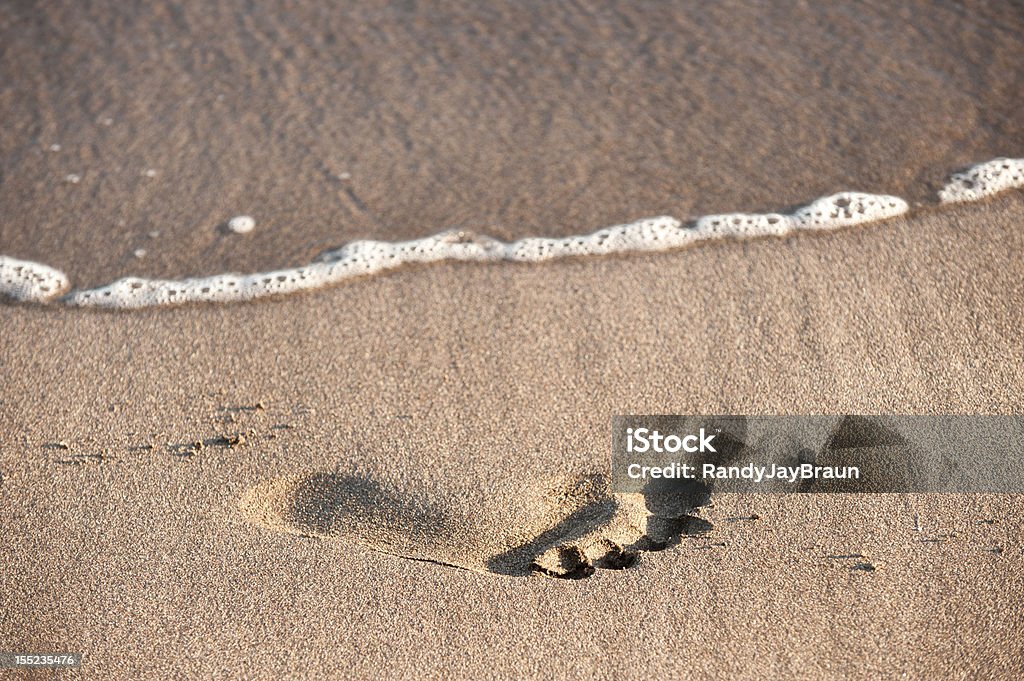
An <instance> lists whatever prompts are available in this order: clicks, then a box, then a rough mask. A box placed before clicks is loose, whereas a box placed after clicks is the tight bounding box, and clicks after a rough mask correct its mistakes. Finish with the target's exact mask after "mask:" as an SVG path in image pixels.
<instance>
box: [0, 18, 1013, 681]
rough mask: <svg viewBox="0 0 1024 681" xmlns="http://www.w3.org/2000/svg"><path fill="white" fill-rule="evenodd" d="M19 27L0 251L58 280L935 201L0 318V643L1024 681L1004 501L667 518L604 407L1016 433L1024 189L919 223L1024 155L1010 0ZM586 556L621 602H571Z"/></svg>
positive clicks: (11, 42) (835, 503)
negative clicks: (857, 200) (873, 419)
mask: <svg viewBox="0 0 1024 681" xmlns="http://www.w3.org/2000/svg"><path fill="white" fill-rule="evenodd" d="M0 36H2V37H0V44H3V45H4V46H5V47H4V48H3V54H4V56H5V59H4V60H2V61H0V73H2V74H3V76H2V78H0V81H2V82H3V84H4V87H3V88H2V90H0V111H3V112H4V114H5V121H10V122H9V123H5V125H4V126H2V127H0V151H2V153H0V216H2V218H0V254H2V255H7V256H11V257H17V258H23V259H27V260H32V261H38V262H41V263H46V264H48V265H51V266H53V267H57V268H59V269H60V270H62V271H63V272H66V273H67V275H68V277H69V278H70V280H71V282H72V285H73V286H74V287H88V286H97V285H101V284H106V283H109V282H110V281H113V280H114V279H116V278H118V277H122V276H126V275H137V276H146V277H169V278H181V277H187V276H197V275H210V274H217V273H221V272H260V271H264V270H269V269H273V268H279V267H286V266H292V265H297V264H302V263H307V262H310V261H311V260H313V258H315V257H316V256H317V254H319V253H321V252H323V251H324V250H327V249H331V248H337V247H338V246H341V245H343V244H344V243H346V242H347V241H349V240H351V239H357V238H374V239H384V240H389V241H394V240H399V239H405V238H411V237H420V236H427V235H430V234H434V233H437V232H438V231H440V230H442V229H448V228H452V227H455V228H466V229H472V230H481V231H483V232H485V233H487V234H489V235H492V236H494V237H497V238H501V239H506V240H512V239H517V238H522V237H526V236H565V235H572V234H581V233H586V232H590V231H593V230H596V229H598V228H601V227H604V226H607V225H611V224H616V223H619V222H626V221H630V220H635V219H639V218H643V217H647V216H653V215H660V214H668V215H673V216H677V217H678V218H680V219H681V220H689V219H693V218H696V217H698V216H701V215H705V214H708V213H716V212H731V211H760V212H767V211H784V210H789V209H791V208H792V207H793V206H797V205H802V204H806V203H807V202H809V201H812V200H814V199H815V198H817V197H819V196H824V195H827V194H831V193H835V192H839V191H844V190H857V191H864V192H876V193H885V194H892V195H895V196H899V197H902V198H904V199H906V201H907V203H908V205H909V210H908V211H907V212H906V214H905V215H901V216H899V217H895V218H892V219H887V220H884V221H879V222H874V223H871V224H864V225H858V226H854V227H849V228H843V229H837V230H834V231H832V230H822V231H817V232H806V233H796V234H791V235H787V236H785V237H784V238H771V237H768V238H756V239H720V240H716V241H714V242H709V243H702V244H698V245H695V246H693V247H691V248H685V249H679V250H672V251H669V252H664V253H633V254H623V255H615V256H608V257H587V258H567V259H562V260H558V261H553V262H548V263H501V262H495V263H452V262H441V263H436V264H431V265H412V266H408V267H403V268H400V269H398V270H396V271H393V272H389V273H387V274H383V275H380V276H371V277H364V278H361V279H355V280H352V281H349V282H346V283H343V284H341V285H338V286H332V287H328V288H323V289H321V290H315V291H310V292H305V293H299V294H294V295H290V296H278V297H271V298H267V299H262V300H258V301H253V302H243V303H232V304H192V305H182V306H171V307H165V308H154V309H141V310H90V309H75V308H72V307H68V306H66V305H63V304H61V303H60V302H59V301H57V302H52V303H48V304H23V303H16V302H7V303H4V304H0V328H2V329H3V332H2V333H0V386H2V391H0V533H2V535H3V536H4V537H5V538H6V541H5V542H3V543H2V545H0V613H2V614H0V651H39V652H47V651H58V650H63V651H75V652H81V653H83V655H84V658H83V661H82V665H81V666H80V667H78V668H77V669H74V670H63V671H60V672H58V673H57V675H58V676H60V675H67V676H81V677H84V678H168V677H171V678H369V677H381V676H383V677H387V678H470V677H472V678H477V677H481V678H580V677H584V676H586V677H591V678H661V677H666V678H680V677H682V678H707V679H717V678H751V679H753V678H815V679H838V678H913V679H927V678H978V677H987V678H1006V679H1011V678H1018V677H1019V676H1020V675H1021V674H1022V673H1024V666H1022V665H1024V663H1022V660H1024V636H1022V634H1021V631H1022V625H1024V608H1022V606H1021V603H1024V542H1022V536H1024V514H1022V511H1024V501H1022V497H1020V496H1013V495H995V494H993V495H976V494H975V495H968V494H962V495H949V494H946V495H939V494H914V495H911V494H880V495H862V494H853V495H826V494H810V495H799V494H778V495H772V494H740V495H736V494H729V495H726V494H719V495H713V496H712V497H711V499H710V501H709V503H707V504H705V505H702V506H699V507H697V508H687V509H685V510H686V514H685V516H683V515H679V516H678V517H677V516H671V517H670V516H667V515H659V513H658V512H655V511H654V510H652V509H651V508H650V507H647V508H645V507H644V504H643V500H640V501H639V502H637V500H635V499H626V498H622V496H621V495H614V494H612V493H611V492H610V491H609V490H608V481H607V476H608V465H609V464H608V460H609V432H610V430H609V429H610V422H611V418H612V416H613V415H616V414H886V413H889V414H1017V413H1020V412H1021V410H1022V409H1024V391H1022V388H1021V386H1022V385H1024V363H1022V361H1021V358H1022V357H1024V339H1022V335H1021V333H1020V329H1021V328H1024V258H1022V257H1021V256H1022V254H1024V230H1022V229H1021V227H1022V225H1024V193H1022V192H1021V190H1019V189H1015V190H1010V191H1006V192H1003V193H1000V194H998V195H995V196H992V197H990V198H987V199H985V200H981V201H975V202H969V203H962V204H940V203H939V201H938V199H937V192H938V191H939V189H940V188H941V187H942V186H943V183H944V182H946V181H947V178H948V177H949V175H950V173H951V172H953V171H955V170H957V169H961V168H964V167H966V166H969V165H971V164H974V163H978V162H982V161H987V160H989V159H992V158H995V157H999V156H1006V157H1020V156H1024V113H1022V110H1021V107H1020V95H1019V93H1020V88H1021V85H1022V82H1024V14H1022V13H1021V12H1019V8H1014V7H1013V6H1012V4H1011V5H1006V6H1005V7H1003V6H997V5H985V6H983V7H982V6H978V7H974V6H964V5H953V4H944V3H943V4H939V5H936V6H925V5H922V6H910V5H908V6H905V7H904V8H902V9H899V10H895V9H887V8H886V7H885V6H884V5H875V4H864V5H861V4H851V5H848V6H845V5H844V6H842V7H835V8H831V7H830V8H828V9H824V8H815V7H812V6H806V5H802V4H800V5H794V6H789V5H787V6H785V7H783V6H781V5H779V6H775V7H768V8H760V9H751V8H749V7H745V6H740V5H736V6H732V5H729V6H726V5H721V6H716V7H714V8H708V7H704V6H703V5H701V6H697V5H694V6H682V7H672V6H669V5H664V6H663V5H650V6H648V5H645V6H644V9H635V8H626V7H612V6H607V7H606V6H592V5H583V6H580V5H576V4H572V5H567V6H565V7H558V8H555V7H552V8H550V9H548V8H542V7H537V6H533V5H532V4H531V3H525V4H515V5H511V6H502V7H493V8H492V7H488V8H486V9H485V8H481V7H476V6H474V5H468V4H467V5H465V6H460V7H459V8H457V9H445V10H441V9H438V8H427V7H419V6H416V5H415V4H413V5H411V6H406V5H401V6H397V5H396V6H387V7H383V6H381V7H377V6H372V7H371V6H366V7H363V8H355V7H349V8H338V9H329V8H327V7H324V6H318V5H315V4H312V3H308V2H296V3H285V4H282V5H281V6H276V5H275V6H271V5H269V4H266V5H264V4H260V5H258V6H255V7H250V8H248V9H247V10H245V11H243V10H236V11H228V10H222V9H216V8H212V7H208V6H205V5H201V4H198V3H165V4H160V5H158V6H155V7H154V8H153V9H152V10H151V11H145V12H144V11H142V10H141V9H138V8H134V9H130V8H127V7H123V6H120V5H115V4H113V3H100V4H98V5H90V6H89V7H79V6H77V5H73V4H71V3H67V4H64V5H54V6H51V7H48V8H45V9H44V8H39V7H30V6H28V5H11V6H8V7H6V8H4V9H2V10H0ZM108 121H109V122H108ZM53 145H59V149H56V150H51V148H52V146H53ZM148 170H152V171H153V172H152V173H147V171H148ZM69 174H75V175H76V176H77V177H78V179H77V181H69V180H68V175H69ZM239 214H246V215H252V216H254V218H255V228H254V229H253V231H252V232H251V233H248V234H236V233H233V232H231V231H230V230H228V229H226V228H225V225H226V222H227V220H228V219H229V218H231V217H232V216H234V215H239ZM140 250H142V251H144V253H143V254H142V255H139V254H138V251H140ZM568 545H572V546H574V547H575V546H580V547H584V548H585V549H586V551H584V553H586V552H587V551H589V552H597V553H594V554H593V555H595V556H596V555H599V556H600V557H599V559H595V560H594V566H593V567H595V568H597V569H596V570H593V571H592V572H593V574H589V573H588V576H587V577H586V578H584V579H558V578H553V577H552V576H551V575H552V574H555V575H557V574H559V572H560V571H561V572H563V573H568V572H570V571H571V568H572V565H569V564H568V563H567V561H569V560H570V559H571V558H572V556H567V555H566V554H564V552H563V553H561V554H559V553H558V551H559V547H564V546H568ZM601 547H605V548H604V549H601ZM622 547H627V548H629V549H630V550H629V560H628V561H627V560H625V558H624V557H623V556H622V555H621V553H619V552H618V551H620V550H621V549H622ZM582 550H583V549H581V551H582ZM553 551H554V553H552V552H553ZM587 555H588V556H590V555H591V554H590V553H587ZM545 571H547V572H549V573H550V574H548V575H546V574H544V572H545ZM561 576H566V575H565V574H563V575H561ZM5 672H6V673H11V674H15V673H24V674H25V677H26V678H35V677H36V676H40V675H42V674H43V672H28V671H24V670H20V671H18V672H11V671H10V670H5Z"/></svg>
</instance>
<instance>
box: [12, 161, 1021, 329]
mask: <svg viewBox="0 0 1024 681" xmlns="http://www.w3.org/2000/svg"><path fill="white" fill-rule="evenodd" d="M1022 186H1024V159H1005V158H999V159H995V160H993V161H989V162H987V163H981V164H978V165H976V166H974V167H972V168H970V169H968V170H966V171H964V172H962V173H957V174H955V175H953V176H952V178H950V181H949V183H948V184H947V185H946V186H945V187H944V188H943V189H942V191H941V192H939V198H940V200H941V201H942V202H943V203H953V202H960V201H977V200H979V199H982V198H985V197H987V196H990V195H992V194H995V193H997V192H1000V191H1003V190H1006V189H1011V188H1015V187H1022ZM907 210H908V206H907V203H906V202H905V201H904V200H903V199H900V198H897V197H895V196H886V195H880V194H861V193H857V192H842V193H840V194H835V195H833V196H827V197H824V198H821V199H818V200H817V201H814V202H813V203H811V204H808V205H807V206H804V207H803V208H800V209H798V210H796V211H794V212H792V213H789V214H781V213H764V214H757V213H730V214H726V215H708V216H705V217H702V218H700V219H698V220H697V221H696V222H695V223H693V224H692V226H690V225H684V224H683V223H681V222H680V221H679V220H677V219H675V218H672V217H667V216H662V217H656V218H648V219H646V220H640V221H638V222H632V223H629V224H625V225H616V226H614V227H606V228H604V229H601V230H598V231H597V232H594V233H593V234H587V235H581V236H571V237H565V238H558V239H554V238H543V237H536V238H528V239H521V240H519V241H515V242H512V243H505V242H502V241H498V240H496V239H492V238H490V237H488V236H484V235H479V234H475V233H472V232H466V231H447V232H442V233H441V234H437V235H435V236H430V237H426V238H424V239H415V240H413V241H400V242H387V241H354V242H352V243H350V244H348V245H346V246H343V247H342V248H339V249H338V250H335V251H330V252H328V253H325V254H324V255H323V256H321V257H320V258H318V259H317V260H316V261H315V262H313V263H310V264H309V265H304V266H302V267H294V268H288V269H282V270H276V271H273V272H262V273H256V274H220V275H216V276H212V277H200V278H193V279H178V280H166V279H141V278H136V277H128V278H125V279H119V280H117V281H115V282H113V283H112V284H108V285H106V286H101V287H99V288H93V289H87V290H82V291H73V292H71V293H70V294H68V295H66V296H64V297H63V298H59V300H60V301H62V302H64V303H66V304H68V305H73V306H80V307H107V308H118V309H138V308H145V307H157V306H162V305H177V304H180V303H186V302H210V303H216V302H233V301H241V300H252V299H254V298H261V297H264V296H271V295H281V294H286V293H293V292H296V291H306V290H310V289H316V288H321V287H324V286H329V285H331V284H336V283H338V282H342V281H345V280H348V279H352V278H355V277H362V276H367V275H371V274H376V273H380V272H386V271H389V270H393V269H396V268H398V267H401V266H402V265H405V264H408V263H427V262H438V261H444V260H455V261H472V262H497V261H511V262H541V261H545V260H553V259H557V258H567V257H578V256H591V255H606V254H611V253H634V252H650V251H667V250H674V249H678V248H682V247H684V246H688V245H691V244H694V243H697V242H700V241H706V240H710V239H720V238H729V237H732V238H753V237H760V236H782V235H785V234H789V233H792V232H795V231H800V230H829V229H836V228H839V227H848V226H853V225H860V224H865V223H869V222H876V221H879V220H886V219H889V218H892V217H896V216H898V215H902V214H903V213H906V212H907ZM67 288H68V279H67V277H66V276H65V275H64V274H63V273H62V272H59V271H57V270H55V269H53V268H51V267H47V266H46V265H41V264H37V263H32V262H27V261H23V260H15V259H14V258H9V257H6V256H0V296H4V295H6V296H8V297H11V298H14V299H15V300H22V301H32V302H46V301H51V300H54V299H58V296H60V294H61V293H63V292H64V291H65V290H66V289H67Z"/></svg>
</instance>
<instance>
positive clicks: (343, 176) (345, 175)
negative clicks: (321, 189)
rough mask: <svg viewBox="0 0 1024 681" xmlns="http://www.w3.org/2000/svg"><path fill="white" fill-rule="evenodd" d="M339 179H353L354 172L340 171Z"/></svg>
mask: <svg viewBox="0 0 1024 681" xmlns="http://www.w3.org/2000/svg"><path fill="white" fill-rule="evenodd" d="M338 179H339V180H351V179H352V173H338Z"/></svg>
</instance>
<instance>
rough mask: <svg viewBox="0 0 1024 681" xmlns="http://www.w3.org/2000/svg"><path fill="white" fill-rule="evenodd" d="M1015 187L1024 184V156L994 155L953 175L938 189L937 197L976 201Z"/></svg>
mask: <svg viewBox="0 0 1024 681" xmlns="http://www.w3.org/2000/svg"><path fill="white" fill-rule="evenodd" d="M1017 187H1024V158H997V159H994V160H992V161H987V162H985V163H979V164H978V165H976V166H971V167H970V168H968V169H967V170H964V171H963V172H959V173H956V174H954V175H953V176H952V177H951V178H949V182H947V183H946V186H945V187H943V188H942V190H941V191H939V200H940V201H942V202H943V203H960V202H962V201H977V200H979V199H983V198H985V197H986V196H991V195H992V194H997V193H999V192H1002V191H1006V190H1007V189H1014V188H1017Z"/></svg>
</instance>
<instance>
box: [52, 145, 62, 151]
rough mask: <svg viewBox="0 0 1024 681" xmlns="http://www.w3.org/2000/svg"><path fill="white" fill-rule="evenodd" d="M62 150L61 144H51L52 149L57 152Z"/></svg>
mask: <svg viewBox="0 0 1024 681" xmlns="http://www.w3.org/2000/svg"><path fill="white" fill-rule="evenodd" d="M60 150H61V146H60V145H59V144H51V145H50V151H52V152H54V153H56V152H58V151H60Z"/></svg>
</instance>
